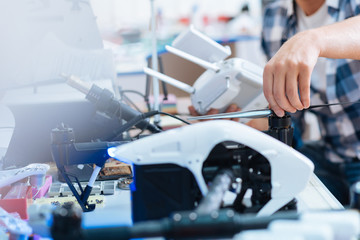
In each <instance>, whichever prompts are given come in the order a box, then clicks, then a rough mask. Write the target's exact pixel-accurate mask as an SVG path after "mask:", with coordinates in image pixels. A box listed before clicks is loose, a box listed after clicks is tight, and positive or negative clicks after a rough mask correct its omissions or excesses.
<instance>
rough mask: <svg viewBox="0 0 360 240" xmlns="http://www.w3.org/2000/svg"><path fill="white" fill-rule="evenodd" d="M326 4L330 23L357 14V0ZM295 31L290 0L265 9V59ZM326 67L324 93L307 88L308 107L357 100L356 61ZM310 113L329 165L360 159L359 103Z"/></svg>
mask: <svg viewBox="0 0 360 240" xmlns="http://www.w3.org/2000/svg"><path fill="white" fill-rule="evenodd" d="M326 4H327V6H328V14H329V15H330V16H331V19H332V20H333V21H334V22H338V21H342V20H344V19H347V18H349V17H352V16H355V15H358V14H360V0H327V1H326ZM296 32H297V19H296V4H295V3H294V1H293V0H278V1H275V2H273V3H271V4H269V5H268V6H267V7H266V9H265V13H264V21H263V31H262V48H263V50H264V52H265V54H266V56H267V57H268V59H270V58H271V57H272V56H274V55H275V53H276V52H277V51H278V50H279V48H280V47H281V45H282V44H283V43H284V42H285V41H287V40H288V39H289V38H291V37H292V36H293V35H295V34H296ZM339 34H341V33H339ZM343 37H344V38H345V37H346V36H343ZM359 41H360V40H359ZM326 64H327V66H326V74H327V76H326V81H327V83H326V84H327V88H326V92H319V91H318V90H316V89H315V88H312V87H311V104H322V103H337V102H348V101H359V100H360V61H358V60H349V59H327V63H326ZM313 112H314V113H315V114H316V116H317V117H318V119H319V122H320V128H321V133H322V136H323V139H324V141H325V142H326V149H327V150H326V151H327V152H326V153H325V154H326V156H327V157H328V159H330V161H332V162H348V161H352V160H353V159H354V158H357V159H360V104H352V105H350V106H349V105H337V106H331V107H325V108H318V109H314V110H313ZM294 116H295V115H294ZM296 116H297V115H296Z"/></svg>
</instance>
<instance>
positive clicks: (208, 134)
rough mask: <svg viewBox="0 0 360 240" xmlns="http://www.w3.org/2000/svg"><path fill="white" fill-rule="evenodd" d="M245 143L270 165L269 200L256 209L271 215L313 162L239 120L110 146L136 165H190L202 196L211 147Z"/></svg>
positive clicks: (115, 153) (118, 156)
mask: <svg viewBox="0 0 360 240" xmlns="http://www.w3.org/2000/svg"><path fill="white" fill-rule="evenodd" d="M225 141H232V142H236V143H239V144H244V145H246V146H248V147H250V148H252V149H253V150H255V151H257V152H258V153H260V154H261V155H263V156H264V157H265V158H266V159H267V160H268V161H269V163H270V167H271V185H272V190H271V200H270V201H268V202H267V203H266V204H265V205H264V206H263V207H262V208H261V210H260V211H259V212H258V215H259V216H264V215H271V214H273V213H274V212H276V211H277V210H279V209H280V208H281V207H283V206H284V205H286V204H287V203H288V202H290V201H291V200H292V199H294V197H296V196H297V195H298V194H299V193H300V192H301V191H302V190H304V189H305V187H306V185H307V183H308V181H309V179H310V176H311V174H312V172H313V169H314V165H313V163H312V162H311V161H310V160H309V159H308V158H306V157H305V156H304V155H302V154H300V153H299V152H297V151H295V150H294V149H292V148H291V147H289V146H287V145H286V144H284V143H282V142H280V141H278V140H277V139H275V138H273V137H270V136H268V135H266V134H265V133H263V132H260V131H257V130H255V129H253V128H251V127H248V126H246V125H245V124H242V123H236V122H233V121H226V120H214V121H207V122H201V123H196V124H193V125H188V126H184V127H181V128H177V129H173V130H168V131H165V132H162V133H158V134H154V135H151V136H148V137H146V138H142V139H139V140H136V141H134V142H131V143H127V144H123V145H121V146H118V147H114V148H110V149H109V150H108V153H109V155H110V156H111V157H114V158H116V159H118V160H120V161H124V162H127V163H131V164H136V165H156V164H169V163H170V164H176V165H178V166H181V167H185V168H187V169H189V170H190V171H191V172H192V174H193V175H194V177H195V180H196V182H197V184H198V186H199V189H200V191H201V193H202V195H203V196H205V195H206V194H207V192H208V187H207V184H206V182H205V180H204V177H203V175H202V168H203V164H204V162H205V160H206V159H207V157H208V156H209V154H210V152H211V150H212V149H213V148H214V147H215V146H216V145H217V144H219V143H222V142H225Z"/></svg>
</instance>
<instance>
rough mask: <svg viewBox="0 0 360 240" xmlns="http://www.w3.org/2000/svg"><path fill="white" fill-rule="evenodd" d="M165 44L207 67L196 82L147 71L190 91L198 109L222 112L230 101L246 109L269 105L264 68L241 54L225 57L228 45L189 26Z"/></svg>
mask: <svg viewBox="0 0 360 240" xmlns="http://www.w3.org/2000/svg"><path fill="white" fill-rule="evenodd" d="M165 48H166V50H167V51H169V52H171V53H173V54H175V55H178V56H179V57H182V58H184V59H187V60H189V61H191V62H194V63H196V64H198V65H200V66H202V67H204V68H205V69H207V70H206V71H205V72H204V73H203V74H202V75H201V76H200V77H199V78H198V79H197V80H196V81H195V83H194V85H193V86H190V85H188V84H186V83H183V82H181V81H179V80H176V79H174V78H172V77H169V76H167V75H165V74H162V73H159V72H157V71H154V70H153V69H150V68H144V72H145V73H146V74H148V75H151V76H153V77H156V78H158V79H160V80H162V81H164V82H166V83H168V84H171V85H173V86H175V87H177V88H179V89H181V90H183V91H185V92H187V93H189V94H191V101H192V104H193V106H194V108H195V109H196V111H197V112H198V113H200V114H206V112H207V111H208V110H209V109H210V108H216V109H220V112H223V111H224V110H225V109H226V108H227V106H228V105H229V104H231V103H236V104H237V105H238V106H239V107H240V108H241V109H242V110H244V111H246V110H251V109H258V108H262V107H266V106H267V104H268V103H267V101H266V99H265V97H264V95H263V91H262V73H263V69H262V68H260V67H258V66H257V65H255V64H253V63H251V62H249V61H247V60H244V59H240V58H230V59H227V60H224V59H225V58H226V57H228V56H230V54H231V50H230V48H229V47H228V46H226V47H224V46H222V45H220V44H218V43H217V42H215V41H214V40H212V39H210V38H209V37H207V36H205V35H204V34H202V33H200V32H199V31H197V30H195V29H194V28H193V27H192V26H190V28H189V29H188V30H187V31H185V32H183V33H182V34H180V35H179V36H178V37H177V38H176V39H175V40H174V42H173V43H172V46H166V47H165Z"/></svg>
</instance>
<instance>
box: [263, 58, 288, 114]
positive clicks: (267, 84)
mask: <svg viewBox="0 0 360 240" xmlns="http://www.w3.org/2000/svg"><path fill="white" fill-rule="evenodd" d="M273 82H274V75H273V71H272V67H271V65H266V66H265V68H264V73H263V91H264V95H265V98H266V100H267V101H268V102H269V105H270V108H271V109H272V110H273V111H274V112H275V114H276V115H277V116H279V117H282V116H284V114H285V112H284V110H283V109H281V108H280V107H279V106H278V104H277V103H276V101H275V98H274V94H273Z"/></svg>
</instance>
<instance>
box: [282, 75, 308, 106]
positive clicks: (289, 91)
mask: <svg viewBox="0 0 360 240" xmlns="http://www.w3.org/2000/svg"><path fill="white" fill-rule="evenodd" d="M298 78H299V74H298V71H289V72H287V73H286V83H285V90H286V96H287V98H288V100H289V102H290V103H291V105H292V106H293V107H294V108H296V109H297V110H302V109H303V108H304V106H303V105H302V103H301V101H300V98H299V92H298Z"/></svg>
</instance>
